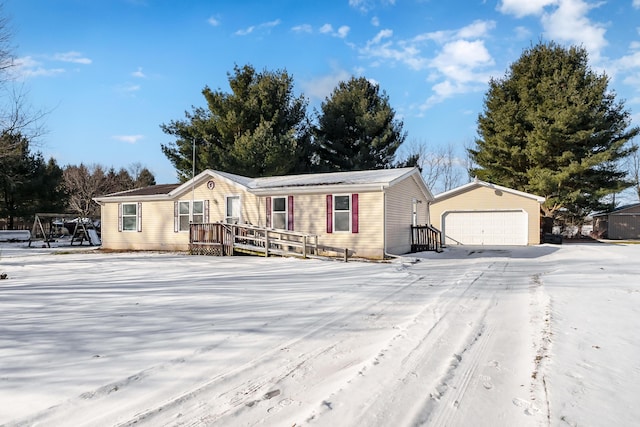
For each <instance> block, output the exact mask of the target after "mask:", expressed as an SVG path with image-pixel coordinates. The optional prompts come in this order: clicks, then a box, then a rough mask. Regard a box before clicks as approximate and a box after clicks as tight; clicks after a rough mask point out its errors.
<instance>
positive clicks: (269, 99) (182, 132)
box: [161, 65, 311, 181]
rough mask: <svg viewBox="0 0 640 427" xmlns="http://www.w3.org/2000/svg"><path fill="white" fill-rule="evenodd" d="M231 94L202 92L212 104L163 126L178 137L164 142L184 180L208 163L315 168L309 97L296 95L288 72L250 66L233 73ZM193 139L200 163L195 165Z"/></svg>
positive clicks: (241, 169)
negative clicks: (308, 106)
mask: <svg viewBox="0 0 640 427" xmlns="http://www.w3.org/2000/svg"><path fill="white" fill-rule="evenodd" d="M228 78H229V86H230V87H231V93H225V92H222V91H221V90H217V91H213V90H211V89H210V88H209V87H205V88H204V90H203V91H202V94H203V96H204V97H205V99H206V101H207V108H206V109H204V108H194V109H193V112H191V113H189V112H186V113H185V116H186V119H185V120H178V121H172V122H170V123H169V124H163V125H161V128H162V130H163V131H164V132H165V133H167V134H169V135H172V136H174V137H175V138H176V141H175V142H173V143H170V144H167V145H164V144H163V145H162V151H163V153H164V154H165V155H166V156H167V158H168V159H169V161H171V163H172V164H173V165H174V167H175V168H176V171H177V173H178V178H179V179H180V180H181V181H186V180H188V179H189V178H191V175H192V173H193V170H194V169H195V171H196V173H198V172H201V171H202V170H204V169H206V168H211V169H216V170H221V171H226V172H231V173H237V174H240V175H245V176H250V177H257V176H272V175H284V174H288V173H291V172H302V171H306V170H308V169H309V160H308V159H309V157H310V156H309V154H308V153H309V144H310V141H311V139H310V132H309V125H308V120H307V117H306V107H307V101H306V100H305V99H304V98H303V97H297V98H296V97H294V95H293V79H292V78H291V77H290V76H289V75H288V74H287V72H286V71H275V72H270V71H263V72H260V73H258V72H256V71H255V69H254V68H253V67H252V66H250V65H245V66H244V67H238V66H236V67H234V74H233V75H232V74H229V75H228ZM193 144H196V147H195V148H196V150H195V152H196V156H197V157H196V164H195V167H194V165H193V160H192V159H193V152H194V150H193Z"/></svg>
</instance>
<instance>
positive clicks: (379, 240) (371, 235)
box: [261, 192, 384, 258]
mask: <svg viewBox="0 0 640 427" xmlns="http://www.w3.org/2000/svg"><path fill="white" fill-rule="evenodd" d="M335 194H345V195H346V194H349V195H350V194H351V193H335ZM335 194H334V195H335ZM263 199H264V198H263ZM293 199H294V202H293V206H294V230H295V231H300V232H304V233H308V234H312V235H317V236H318V243H319V244H320V245H323V246H327V247H331V248H334V249H335V250H337V251H343V250H344V249H345V248H346V249H349V253H350V254H352V255H353V256H357V257H363V258H382V257H383V256H384V251H383V234H382V229H383V216H384V212H383V209H382V205H383V204H382V200H383V194H382V193H381V192H375V193H358V228H359V229H358V233H348V232H333V233H327V226H326V224H327V223H326V218H327V217H326V212H327V205H326V203H327V194H326V193H320V194H301V195H294V198H293ZM264 204H265V202H264V200H263V201H261V205H262V206H264ZM263 216H264V215H263ZM263 222H264V219H263Z"/></svg>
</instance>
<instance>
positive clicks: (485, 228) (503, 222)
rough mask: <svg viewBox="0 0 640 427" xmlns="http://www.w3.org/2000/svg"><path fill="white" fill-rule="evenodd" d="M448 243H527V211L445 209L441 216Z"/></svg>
mask: <svg viewBox="0 0 640 427" xmlns="http://www.w3.org/2000/svg"><path fill="white" fill-rule="evenodd" d="M442 232H443V234H444V235H445V241H446V243H447V244H449V245H452V244H461V245H526V244H527V234H528V233H527V214H526V212H523V211H480V212H478V211H473V212H447V213H445V214H444V215H443V218H442Z"/></svg>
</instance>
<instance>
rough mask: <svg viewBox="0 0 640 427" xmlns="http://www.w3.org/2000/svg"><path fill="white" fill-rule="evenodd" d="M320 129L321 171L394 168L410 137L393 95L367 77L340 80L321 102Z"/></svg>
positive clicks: (318, 139)
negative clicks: (398, 152)
mask: <svg viewBox="0 0 640 427" xmlns="http://www.w3.org/2000/svg"><path fill="white" fill-rule="evenodd" d="M320 108H321V114H320V115H319V117H318V126H317V128H316V138H317V141H316V144H317V160H316V161H317V162H318V167H319V169H320V170H327V171H351V170H366V169H379V168H389V167H392V165H393V161H394V157H395V152H396V150H397V149H398V147H399V146H400V144H402V142H403V141H404V140H405V138H406V133H405V132H403V130H402V127H403V123H402V121H400V120H397V119H395V112H394V110H393V109H392V108H391V106H390V105H389V97H388V96H387V95H386V93H385V92H384V91H382V92H380V88H379V87H378V85H376V84H373V83H371V82H370V81H369V80H367V79H366V78H364V77H358V78H356V77H352V78H351V79H350V80H349V81H347V82H340V84H339V85H338V87H337V88H336V89H334V91H333V93H332V94H331V95H330V97H328V98H327V99H325V101H324V102H323V103H322V105H321V107H320Z"/></svg>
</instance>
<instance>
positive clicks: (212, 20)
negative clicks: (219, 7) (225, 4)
mask: <svg viewBox="0 0 640 427" xmlns="http://www.w3.org/2000/svg"><path fill="white" fill-rule="evenodd" d="M207 22H208V23H209V25H211V26H212V27H217V26H218V25H220V19H218V18H216V17H215V16H211V17H209V19H207Z"/></svg>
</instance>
